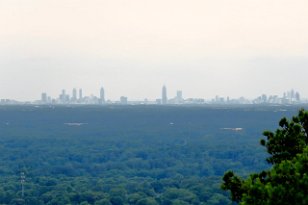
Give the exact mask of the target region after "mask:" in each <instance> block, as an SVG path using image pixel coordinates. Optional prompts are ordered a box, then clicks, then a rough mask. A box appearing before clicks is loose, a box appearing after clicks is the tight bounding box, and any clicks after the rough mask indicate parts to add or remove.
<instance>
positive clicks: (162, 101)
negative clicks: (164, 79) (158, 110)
mask: <svg viewBox="0 0 308 205" xmlns="http://www.w3.org/2000/svg"><path fill="white" fill-rule="evenodd" d="M167 102H168V98H167V88H166V86H165V85H164V86H163V89H162V97H161V103H162V104H167Z"/></svg>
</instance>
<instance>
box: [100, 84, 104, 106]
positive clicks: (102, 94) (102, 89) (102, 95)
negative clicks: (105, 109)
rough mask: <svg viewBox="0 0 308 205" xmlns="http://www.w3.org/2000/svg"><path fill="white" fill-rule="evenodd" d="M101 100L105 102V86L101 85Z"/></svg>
mask: <svg viewBox="0 0 308 205" xmlns="http://www.w3.org/2000/svg"><path fill="white" fill-rule="evenodd" d="M99 94H100V102H101V103H105V90H104V88H103V87H101V90H100V93H99Z"/></svg>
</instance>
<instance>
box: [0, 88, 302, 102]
mask: <svg viewBox="0 0 308 205" xmlns="http://www.w3.org/2000/svg"><path fill="white" fill-rule="evenodd" d="M77 90H78V95H77ZM24 103H26V104H28V103H29V104H54V105H57V104H85V105H88V104H89V105H90V104H92V105H93V104H101V105H103V104H160V105H167V104H169V105H170V104H306V103H308V99H306V98H303V97H302V96H301V94H300V92H298V91H296V90H294V89H290V90H287V91H285V92H283V94H282V95H268V94H261V95H259V96H255V97H254V98H247V97H244V96H241V97H239V98H232V97H230V96H219V95H216V96H215V97H213V98H208V99H206V98H202V97H197V98H190V97H186V98H185V97H183V91H182V90H177V91H176V92H175V93H173V94H169V95H168V88H167V86H166V85H163V86H162V89H161V95H160V96H158V98H155V99H148V98H142V99H141V98H140V99H131V98H129V97H128V96H125V95H121V96H120V97H119V98H118V99H113V100H112V99H108V97H106V96H105V88H104V87H103V86H101V87H100V88H99V91H98V93H97V95H95V94H91V95H86V94H84V92H83V89H82V88H72V89H71V93H70V91H68V90H66V89H62V90H61V92H60V93H59V94H58V96H51V95H49V94H48V93H47V92H42V93H41V96H40V99H36V100H32V101H17V100H15V99H8V98H0V104H24Z"/></svg>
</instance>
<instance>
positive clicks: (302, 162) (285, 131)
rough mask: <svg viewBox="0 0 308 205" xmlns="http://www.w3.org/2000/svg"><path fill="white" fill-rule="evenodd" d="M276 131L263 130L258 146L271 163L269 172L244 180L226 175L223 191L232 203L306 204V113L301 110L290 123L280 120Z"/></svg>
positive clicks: (307, 186)
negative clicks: (266, 154) (264, 150)
mask: <svg viewBox="0 0 308 205" xmlns="http://www.w3.org/2000/svg"><path fill="white" fill-rule="evenodd" d="M279 126H280V128H279V129H277V130H276V131H275V132H270V131H265V132H264V136H266V137H267V139H262V140H261V145H263V146H265V147H266V148H267V152H268V153H269V154H270V156H269V157H268V158H267V161H268V162H269V163H271V164H273V167H272V168H271V169H270V170H266V171H262V172H261V173H255V174H252V175H250V176H249V177H248V179H246V180H243V179H241V178H240V177H239V176H236V175H235V174H234V173H233V172H232V171H228V172H227V173H225V175H224V177H223V184H222V188H223V189H224V190H229V191H230V192H231V198H232V200H233V201H235V202H238V203H240V204H243V205H246V204H247V205H248V204H254V205H258V204H262V205H266V204H268V205H269V204H271V205H276V204H277V205H278V204H279V205H283V204H286V205H287V204H303V205H304V204H308V135H307V134H308V112H307V111H305V110H303V109H302V110H300V111H299V114H298V116H294V117H293V118H292V119H291V120H287V119H286V118H282V119H281V120H280V122H279Z"/></svg>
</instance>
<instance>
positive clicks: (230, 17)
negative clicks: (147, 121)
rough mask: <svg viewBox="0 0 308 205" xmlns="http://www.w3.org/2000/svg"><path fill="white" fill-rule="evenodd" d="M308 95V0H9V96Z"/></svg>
mask: <svg viewBox="0 0 308 205" xmlns="http://www.w3.org/2000/svg"><path fill="white" fill-rule="evenodd" d="M163 84H166V86H167V88H168V96H169V97H171V96H174V95H175V92H176V90H182V91H183V95H184V97H202V98H212V97H214V96H215V95H220V96H230V97H240V96H247V97H254V96H257V95H260V94H262V93H267V94H278V95H282V93H283V91H285V90H287V89H291V88H294V89H296V90H298V91H300V92H301V94H302V96H304V97H308V1H307V0H0V98H15V99H19V100H33V99H39V98H40V93H41V92H43V91H45V92H47V93H48V94H49V95H52V96H57V95H58V94H59V93H60V92H61V89H62V88H65V89H66V90H67V91H69V92H71V90H72V88H74V87H76V88H79V87H82V88H83V90H84V94H86V95H89V94H94V95H98V92H99V88H100V86H104V88H105V92H106V98H108V99H113V100H114V99H118V98H119V97H120V96H121V95H126V96H128V97H129V99H143V98H149V99H156V98H159V97H160V94H161V87H162V85H163Z"/></svg>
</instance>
